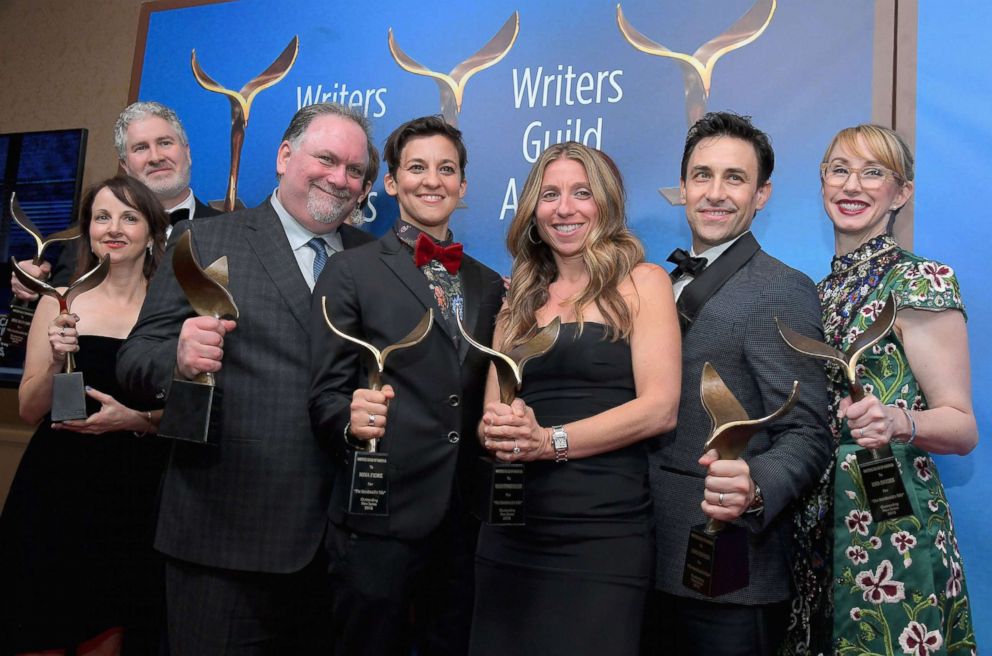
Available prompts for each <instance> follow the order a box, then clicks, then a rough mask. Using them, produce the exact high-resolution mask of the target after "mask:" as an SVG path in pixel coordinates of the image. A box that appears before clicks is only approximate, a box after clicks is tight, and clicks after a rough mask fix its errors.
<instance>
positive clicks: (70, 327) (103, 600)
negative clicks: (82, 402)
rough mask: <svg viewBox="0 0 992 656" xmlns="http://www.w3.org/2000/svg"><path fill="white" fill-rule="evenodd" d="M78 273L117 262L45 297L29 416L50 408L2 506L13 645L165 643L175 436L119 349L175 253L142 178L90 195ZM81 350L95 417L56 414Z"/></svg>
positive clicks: (5, 624)
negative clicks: (64, 292) (167, 523)
mask: <svg viewBox="0 0 992 656" xmlns="http://www.w3.org/2000/svg"><path fill="white" fill-rule="evenodd" d="M81 207H82V212H81V217H80V226H81V228H82V233H83V237H82V238H81V239H80V246H79V257H78V259H77V261H78V262H79V269H78V270H77V272H76V276H77V277H78V276H79V275H81V274H82V273H84V272H85V271H87V270H89V269H92V268H93V267H94V266H95V265H96V264H97V263H98V262H99V259H100V258H102V257H103V256H104V255H105V254H109V255H110V273H109V275H108V276H107V278H106V279H105V280H104V281H103V282H102V283H101V284H100V285H99V286H97V287H95V288H94V289H92V290H90V291H88V292H85V293H83V294H81V295H80V296H79V297H78V298H76V300H75V301H74V302H73V304H72V308H71V310H72V314H61V315H60V314H59V310H58V303H57V302H56V301H55V300H53V299H52V298H50V297H43V298H42V299H41V301H40V302H39V304H38V308H37V311H36V312H35V316H34V320H33V321H32V323H31V331H30V333H29V335H28V344H27V355H26V358H25V363H24V375H23V377H22V379H21V385H20V389H19V393H18V399H19V402H20V414H21V417H22V418H23V419H24V420H25V421H28V422H38V421H39V420H41V425H40V426H39V428H38V430H37V432H36V433H35V434H34V436H33V437H32V438H31V442H30V443H29V444H28V447H27V449H26V450H25V452H24V456H23V458H22V459H21V463H20V466H19V467H18V470H17V475H16V476H15V478H14V482H13V484H12V486H11V490H10V495H9V496H8V498H7V503H6V505H5V507H4V511H3V515H2V517H0V580H2V584H0V589H2V590H3V593H2V597H3V607H2V609H0V647H2V653H4V654H7V653H30V652H41V651H44V652H45V653H46V654H47V653H64V652H66V651H68V652H70V653H76V654H117V653H120V652H121V649H122V647H123V648H124V649H125V652H126V653H156V652H157V648H158V634H157V625H158V623H159V621H160V619H161V612H162V611H161V589H160V586H161V573H160V566H161V565H160V563H159V561H158V559H157V557H156V555H155V553H154V551H153V550H152V533H153V529H154V518H155V500H156V494H157V491H158V485H159V479H160V477H161V472H162V466H163V464H164V458H165V456H166V451H165V449H166V446H165V445H164V444H162V443H160V442H159V440H158V439H157V438H155V437H146V435H148V434H149V433H154V432H155V430H156V424H157V421H158V414H159V413H158V412H148V411H145V410H139V409H134V408H130V407H127V405H126V403H127V400H126V399H125V398H124V395H123V394H122V392H121V390H120V388H119V386H118V385H117V381H116V378H115V376H114V369H115V364H116V357H117V349H118V348H119V347H120V345H121V344H122V343H123V341H124V338H125V337H127V335H128V333H129V332H130V330H131V327H132V326H133V325H134V323H135V321H136V320H137V317H138V311H139V310H140V309H141V303H142V301H143V300H144V298H145V290H146V287H147V284H148V279H149V278H150V277H151V275H152V273H153V272H154V271H155V268H156V266H157V265H158V262H159V260H160V259H161V257H162V253H163V250H164V243H165V228H166V226H167V225H168V220H167V219H166V216H165V213H164V211H163V210H162V207H161V205H160V204H159V202H158V200H157V199H156V198H155V196H154V195H153V194H152V193H151V192H150V191H149V190H148V188H147V187H145V186H144V185H143V184H141V183H140V182H138V181H137V180H135V179H133V178H126V177H116V178H111V179H109V180H106V181H104V182H101V183H98V184H96V185H95V186H93V187H91V188H90V189H89V190H88V191H87V192H86V194H85V196H84V198H83V202H82V205H81ZM68 353H75V354H76V365H77V369H78V370H80V371H82V372H83V375H84V379H85V382H86V385H87V391H86V393H87V396H88V397H89V398H88V401H87V402H88V405H89V406H90V407H89V408H88V411H89V413H90V414H89V416H88V417H87V418H86V419H85V420H78V421H65V422H60V423H52V422H51V420H50V419H49V418H48V414H49V410H50V409H51V403H52V377H53V376H54V375H55V374H57V373H59V372H61V371H62V368H63V365H64V363H65V360H66V355H67V354H68Z"/></svg>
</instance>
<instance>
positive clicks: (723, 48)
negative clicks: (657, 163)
mask: <svg viewBox="0 0 992 656" xmlns="http://www.w3.org/2000/svg"><path fill="white" fill-rule="evenodd" d="M776 6H777V1H776V0H757V1H756V2H755V3H754V5H753V6H752V7H751V8H750V9H749V10H748V11H747V13H745V14H744V15H743V16H741V17H740V18H738V19H737V22H735V23H734V24H733V25H731V26H730V27H729V28H728V29H727V31H726V32H724V33H723V34H720V35H719V36H717V37H716V38H713V39H710V40H709V41H707V42H706V43H704V44H703V45H701V46H700V47H699V49H698V50H696V52H695V53H693V54H691V55H690V54H687V53H684V52H674V51H672V50H669V49H668V48H666V47H665V46H663V45H661V44H660V43H656V42H654V41H652V40H651V39H649V38H648V37H646V36H644V35H643V34H641V33H640V32H638V31H637V29H635V28H634V26H633V25H631V24H630V23H629V22H628V21H627V18H626V17H625V16H624V15H623V11H622V10H621V9H620V4H619V3H618V4H617V25H618V26H619V28H620V32H621V33H622V34H623V38H624V39H626V40H627V43H629V44H630V45H632V46H634V48H636V49H637V50H640V51H641V52H643V53H646V54H649V55H655V56H657V57H669V58H671V59H674V60H675V61H676V62H678V64H679V68H681V69H682V82H683V86H684V87H685V118H686V122H687V123H688V127H692V126H693V125H694V124H695V123H696V121H698V120H699V119H701V118H702V117H703V114H705V113H706V103H707V101H708V100H709V97H710V87H711V86H712V84H713V68H714V67H715V66H716V62H717V60H718V59H720V57H723V56H724V55H725V54H727V53H728V52H731V51H733V50H737V49H738V48H742V47H744V46H746V45H747V44H749V43H751V42H752V41H754V40H755V39H757V38H758V37H759V36H761V33H762V32H764V31H765V28H767V27H768V24H769V23H771V22H772V16H773V15H774V14H775V8H776ZM658 191H659V192H660V193H661V195H662V196H664V197H665V200H667V201H668V202H669V203H671V204H672V205H681V204H682V198H681V194H680V192H679V188H678V187H677V186H675V187H663V188H662V189H659V190H658Z"/></svg>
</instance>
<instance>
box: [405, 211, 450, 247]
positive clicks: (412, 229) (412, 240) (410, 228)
mask: <svg viewBox="0 0 992 656" xmlns="http://www.w3.org/2000/svg"><path fill="white" fill-rule="evenodd" d="M393 232H395V233H396V236H397V237H398V238H399V240H400V241H401V242H403V243H404V244H406V245H407V246H408V247H409V248H410V250H411V251H412V250H414V249H415V248H416V245H417V237H419V236H420V233H422V232H423V234H425V235H427V233H426V232H424V231H423V230H421V229H420V228H418V227H416V226H414V225H411V224H409V223H407V222H406V221H404V220H403V219H396V224H395V225H393ZM427 236H428V237H430V238H431V239H433V240H434V243H436V244H439V245H441V246H450V245H451V242H452V241H454V238H453V237H452V235H451V230H450V229H448V234H447V235H445V237H444V241H438V240H437V239H434V237H431V236H430V235H427Z"/></svg>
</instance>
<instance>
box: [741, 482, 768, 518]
mask: <svg viewBox="0 0 992 656" xmlns="http://www.w3.org/2000/svg"><path fill="white" fill-rule="evenodd" d="M764 509H765V497H764V495H762V494H761V488H760V487H758V484H757V483H755V484H754V499H752V500H751V505H750V506H748V507H747V510H745V511H744V512H746V513H751V514H752V515H760V514H761V513H762V511H763V510H764Z"/></svg>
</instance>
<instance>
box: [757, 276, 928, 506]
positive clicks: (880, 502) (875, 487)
mask: <svg viewBox="0 0 992 656" xmlns="http://www.w3.org/2000/svg"><path fill="white" fill-rule="evenodd" d="M897 305H898V303H897V301H896V297H895V294H890V295H889V298H888V300H887V301H886V302H885V306H884V307H883V308H882V311H881V312H879V313H878V317H877V318H876V319H875V321H874V323H872V324H871V325H870V326H868V328H867V330H865V331H864V332H863V333H861V334H860V335H859V336H858V338H857V339H855V340H854V343H852V344H851V345H850V346H849V347H848V349H847V351H846V352H842V351H840V350H838V349H835V348H834V347H832V346H830V345H828V344H824V343H823V342H818V341H816V340H815V339H811V338H809V337H806V336H805V335H800V334H799V333H797V332H795V331H794V330H792V329H790V328H789V327H788V326H786V325H785V324H783V323H782V322H781V321H779V320H778V318H777V317H776V318H775V323H776V324H777V325H778V332H779V334H780V335H782V339H784V340H785V343H786V344H788V345H789V346H790V347H791V348H793V349H794V350H796V351H798V352H800V353H802V354H803V355H808V356H810V357H813V358H819V359H821V360H827V361H829V362H833V363H835V364H837V365H838V366H839V367H840V370H841V372H843V374H844V378H845V380H846V381H847V387H848V389H849V390H850V392H851V400H852V401H860V400H861V399H863V398H865V391H864V388H862V387H861V382H860V381H859V380H858V374H857V369H858V360H860V359H861V356H862V354H864V352H865V351H867V350H868V349H870V348H871V347H872V346H874V345H875V344H877V343H878V342H879V341H881V340H882V338H883V337H885V336H886V335H888V334H889V331H890V330H892V327H893V326H894V325H895V322H896V307H897ZM856 455H857V458H858V468H859V469H860V470H861V479H862V482H863V483H864V486H865V496H866V497H867V502H868V507H869V508H870V509H871V516H872V518H874V519H875V520H876V521H885V520H890V519H897V518H899V517H906V516H909V515H912V514H913V506H912V504H910V501H909V497H908V496H906V486H905V484H904V483H903V480H902V474H901V473H900V472H899V464H898V463H897V462H896V459H895V456H893V455H892V447H891V446H889V445H888V444H886V445H885V446H883V447H881V448H878V449H859V450H858V451H857V452H856Z"/></svg>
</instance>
